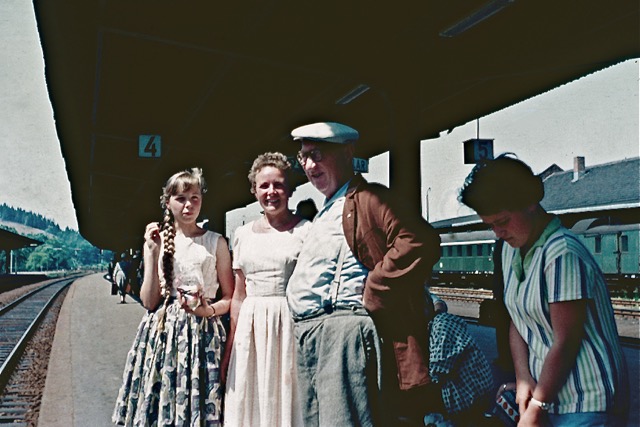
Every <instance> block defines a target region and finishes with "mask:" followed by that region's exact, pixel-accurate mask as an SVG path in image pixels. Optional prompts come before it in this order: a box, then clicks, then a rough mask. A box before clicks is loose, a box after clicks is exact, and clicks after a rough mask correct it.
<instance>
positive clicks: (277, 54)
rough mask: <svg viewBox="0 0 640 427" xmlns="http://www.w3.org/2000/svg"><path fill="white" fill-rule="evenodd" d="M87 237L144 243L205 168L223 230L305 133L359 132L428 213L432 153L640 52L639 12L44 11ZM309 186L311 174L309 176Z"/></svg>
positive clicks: (603, 6)
mask: <svg viewBox="0 0 640 427" xmlns="http://www.w3.org/2000/svg"><path fill="white" fill-rule="evenodd" d="M34 6H35V12H36V20H37V24H38V29H39V33H40V38H41V42H42V46H43V52H44V60H45V73H46V80H47V85H48V90H49V94H50V99H51V101H52V106H53V111H54V116H55V122H56V127H57V132H58V136H59V139H60V144H61V148H62V153H63V156H64V159H65V162H66V167H67V171H68V175H69V178H70V182H71V189H72V198H73V203H74V206H75V210H76V212H77V215H78V224H79V229H80V232H81V233H82V235H83V236H84V237H85V238H86V239H88V240H89V241H90V242H91V243H92V244H94V245H96V246H98V247H100V248H104V249H112V250H117V249H119V248H128V247H136V246H138V245H139V244H140V236H141V235H142V230H143V228H144V224H145V223H146V222H148V221H149V220H152V219H154V218H159V217H160V210H159V206H158V196H159V193H160V187H161V185H162V183H163V182H164V180H165V179H166V178H167V177H168V176H169V175H170V174H171V173H173V172H175V171H176V170H179V169H182V168H185V167H190V166H194V165H197V166H200V167H203V169H204V170H205V176H206V177H207V179H208V181H209V183H210V188H211V190H212V193H213V194H214V195H213V196H209V197H208V198H207V203H206V205H205V207H204V208H205V209H206V211H205V212H204V214H205V215H206V216H207V218H208V219H209V220H210V221H211V222H212V223H213V226H214V227H215V228H216V229H221V228H222V227H223V225H224V215H225V213H226V212H228V211H230V210H232V209H235V208H237V207H240V206H244V205H246V204H248V203H251V202H252V201H253V200H252V198H251V194H250V193H249V191H248V190H247V184H246V173H247V170H248V169H249V166H250V164H251V161H252V160H253V159H254V158H255V156H256V155H257V154H260V153H263V152H265V151H275V150H278V151H282V152H284V153H285V154H287V155H292V156H293V154H294V153H295V151H296V150H297V147H296V146H295V144H293V143H292V142H291V138H290V136H289V132H290V130H291V129H293V128H295V127H297V126H299V125H302V124H306V123H310V122H313V121H319V120H332V121H340V122H344V123H347V124H349V125H350V126H353V127H354V128H356V129H358V130H359V131H360V134H361V141H362V143H361V144H359V147H358V151H357V152H356V155H357V156H358V157H361V158H368V157H371V156H374V155H377V154H380V153H383V152H387V151H389V152H390V159H391V160H390V162H391V164H390V166H391V168H390V169H391V170H390V180H391V182H390V184H391V186H392V187H394V189H395V190H396V191H397V192H398V193H399V194H401V195H402V197H404V199H405V200H406V202H407V204H411V205H415V207H416V209H419V204H420V186H419V185H418V183H419V180H420V178H419V177H420V156H419V145H420V141H421V140H424V139H426V138H432V137H435V136H438V135H439V133H440V132H443V131H447V130H451V129H453V128H455V127H456V126H459V125H462V124H464V123H467V122H469V121H470V120H474V119H476V118H478V117H481V116H483V115H487V114H490V113H492V112H495V111H498V110H500V109H503V108H505V107H508V106H510V105H513V104H515V103H518V102H521V101H523V100H526V99H528V98H530V97H533V96H536V95H539V94H541V93H544V92H546V91H549V90H551V89H553V88H556V87H558V86H561V85H563V84H565V83H568V82H570V81H573V80H576V79H579V78H581V77H583V76H585V75H588V74H590V73H593V72H595V71H598V70H601V69H604V68H606V67H609V66H611V65H613V64H616V63H619V62H622V61H624V60H628V59H631V58H637V57H639V56H640V40H639V38H638V33H639V18H638V16H639V11H640V4H639V3H638V2H637V1H626V0H614V1H610V2H600V1H583V2H575V1H573V2H558V1H554V0H538V1H524V0H468V1H459V0H454V1H447V2H443V1H435V0H423V1H417V0H411V1H407V2H402V3H390V2H371V1H363V0H354V1H352V0H348V1H345V0H327V1H322V2H305V1H302V2H301V1H297V0H295V1H294V0H278V1H267V2H264V1H257V0H248V1H244V2H206V1H193V2H183V3H181V4H180V5H177V4H176V3H174V2H149V1H136V2H131V1H124V0H65V1H60V0H57V1H45V0H34ZM301 180H302V177H301Z"/></svg>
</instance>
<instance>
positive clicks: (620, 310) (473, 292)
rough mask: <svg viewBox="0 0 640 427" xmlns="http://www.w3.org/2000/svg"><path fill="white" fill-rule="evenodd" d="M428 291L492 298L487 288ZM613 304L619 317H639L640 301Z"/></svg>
mask: <svg viewBox="0 0 640 427" xmlns="http://www.w3.org/2000/svg"><path fill="white" fill-rule="evenodd" d="M429 291H430V292H431V293H432V294H434V295H436V296H438V297H440V298H444V299H449V300H454V301H463V302H475V303H478V304H480V303H482V301H485V300H490V299H493V291H491V290H487V289H466V288H448V287H446V288H445V287H441V286H432V287H430V288H429ZM611 305H612V306H613V314H614V315H616V316H621V317H631V318H640V302H639V301H634V300H629V299H624V298H611Z"/></svg>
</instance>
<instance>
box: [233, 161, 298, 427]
mask: <svg viewBox="0 0 640 427" xmlns="http://www.w3.org/2000/svg"><path fill="white" fill-rule="evenodd" d="M290 170H291V164H290V163H289V162H288V161H287V158H286V156H284V155H283V154H280V153H265V154H262V155H260V156H258V158H256V160H255V161H254V163H253V166H252V167H251V170H250V172H249V181H250V183H251V192H252V193H253V194H254V195H255V196H256V199H257V200H258V202H259V203H260V206H261V207H262V209H263V211H264V215H263V216H262V217H261V218H260V219H258V220H256V221H252V222H250V223H248V224H245V225H243V226H241V227H238V229H237V230H236V231H235V237H234V243H233V270H234V273H235V279H236V287H235V291H234V293H233V298H232V302H231V328H230V332H229V339H228V341H227V351H226V352H225V353H226V354H225V357H227V355H228V356H229V357H230V359H229V369H228V375H227V389H226V396H225V423H224V424H225V426H252V427H258V426H264V427H267V426H268V427H271V426H279V427H287V426H302V414H301V405H300V402H299V398H298V390H297V375H296V360H295V357H296V348H295V339H294V335H293V322H292V320H291V315H290V313H289V307H288V305H287V300H286V296H285V290H286V286H287V282H288V280H289V276H290V275H291V273H292V272H293V268H294V266H295V264H296V261H297V258H298V253H299V252H300V248H301V246H302V241H303V239H304V237H305V234H306V232H307V230H308V226H309V224H310V222H308V221H307V220H304V219H302V218H301V217H299V216H296V215H294V214H293V213H292V212H291V211H290V210H289V207H288V202H289V197H290V196H291V192H292V190H291V188H290V187H289V180H288V177H287V176H288V174H289V173H290ZM229 349H231V351H228V350H229ZM223 367H224V363H223Z"/></svg>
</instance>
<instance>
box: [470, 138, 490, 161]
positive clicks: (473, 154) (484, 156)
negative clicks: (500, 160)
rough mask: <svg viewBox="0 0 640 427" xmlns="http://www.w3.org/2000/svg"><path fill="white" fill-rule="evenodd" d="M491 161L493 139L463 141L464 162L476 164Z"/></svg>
mask: <svg viewBox="0 0 640 427" xmlns="http://www.w3.org/2000/svg"><path fill="white" fill-rule="evenodd" d="M489 159H493V139H480V138H474V139H468V140H466V141H464V162H465V163H467V164H469V163H478V162H480V161H482V160H489Z"/></svg>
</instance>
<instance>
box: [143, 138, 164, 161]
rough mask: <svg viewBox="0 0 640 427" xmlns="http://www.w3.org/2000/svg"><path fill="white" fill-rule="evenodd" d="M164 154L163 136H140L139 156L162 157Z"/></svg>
mask: <svg viewBox="0 0 640 427" xmlns="http://www.w3.org/2000/svg"><path fill="white" fill-rule="evenodd" d="M161 155H162V138H161V137H160V135H140V136H139V137H138V156H139V157H160V156H161Z"/></svg>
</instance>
